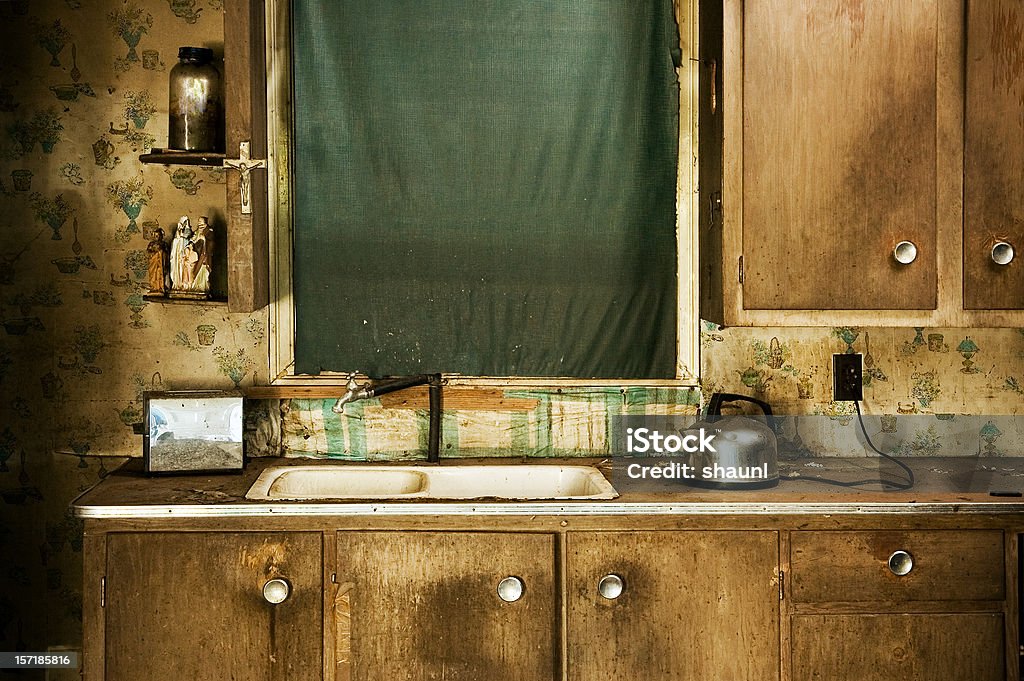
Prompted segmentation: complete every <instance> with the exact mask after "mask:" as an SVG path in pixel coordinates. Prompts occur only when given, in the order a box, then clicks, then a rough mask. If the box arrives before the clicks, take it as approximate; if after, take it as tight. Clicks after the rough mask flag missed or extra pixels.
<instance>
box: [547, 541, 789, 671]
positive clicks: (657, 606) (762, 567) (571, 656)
mask: <svg viewBox="0 0 1024 681" xmlns="http://www.w3.org/2000/svg"><path fill="white" fill-rule="evenodd" d="M567 546H568V548H567V557H566V561H567V577H566V581H567V584H566V588H567V591H568V596H567V599H568V600H567V608H568V627H567V630H568V659H567V663H566V665H567V669H568V678H569V679H572V680H575V681H604V680H608V681H611V680H613V679H644V680H645V681H669V680H672V681H691V680H693V681H697V680H700V681H715V680H721V681H768V680H769V679H777V678H778V677H779V620H778V617H779V587H778V572H777V570H778V534H777V533H776V532H593V533H580V532H570V533H569V534H568V542H567ZM606 574H617V575H619V576H620V577H622V578H623V580H624V581H625V585H626V587H625V591H624V592H623V594H622V595H621V596H619V598H617V599H615V600H608V599H605V598H603V597H602V596H601V595H600V594H599V593H598V591H597V585H598V582H599V581H600V579H601V578H602V577H603V576H604V575H606Z"/></svg>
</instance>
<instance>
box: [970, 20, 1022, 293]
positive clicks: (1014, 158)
mask: <svg viewBox="0 0 1024 681" xmlns="http://www.w3.org/2000/svg"><path fill="white" fill-rule="evenodd" d="M967 8H968V13H967V105H966V112H967V121H966V126H965V135H966V140H965V143H966V147H965V154H964V182H965V187H964V307H966V308H967V309H970V310H985V309H994V310H1004V309H1005V310H1009V309H1021V308H1022V307H1024V264H1022V259H1024V258H1022V255H1024V253H1022V251H1024V52H1022V49H1024V47H1022V40H1024V2H1021V0H971V1H970V2H968V3H967ZM1007 245H1008V246H1009V247H1010V248H1012V249H1013V259H1012V260H1010V262H1008V263H1006V264H1000V262H1001V261H1004V260H1006V258H1008V257H1009V256H1010V251H1009V250H1008V249H1007Z"/></svg>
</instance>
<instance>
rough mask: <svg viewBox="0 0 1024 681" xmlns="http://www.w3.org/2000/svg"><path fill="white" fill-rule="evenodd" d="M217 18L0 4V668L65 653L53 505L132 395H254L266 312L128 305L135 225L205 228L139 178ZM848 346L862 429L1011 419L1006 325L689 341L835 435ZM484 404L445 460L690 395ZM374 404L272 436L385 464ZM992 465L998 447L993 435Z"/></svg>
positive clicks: (584, 443) (191, 210) (721, 380)
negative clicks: (217, 391)
mask: <svg viewBox="0 0 1024 681" xmlns="http://www.w3.org/2000/svg"><path fill="white" fill-rule="evenodd" d="M222 6H223V0H186V1H174V2H168V1H167V0H143V1H135V0H128V1H127V2H125V1H123V0H96V2H90V3H84V2H81V0H10V1H7V2H0V20H2V22H0V23H2V25H3V29H0V30H2V31H3V40H2V41H0V315H2V322H0V325H2V327H3V330H2V331H0V395H2V397H0V555H3V557H4V560H3V562H2V566H0V650H13V649H26V648H27V649H35V650H41V649H45V648H46V647H47V646H49V645H59V644H71V645H75V644H77V643H78V642H80V640H81V588H82V587H81V548H82V544H81V525H80V523H79V522H77V521H76V520H74V519H73V518H72V517H71V516H70V513H69V511H68V504H69V502H70V501H71V500H72V499H73V498H74V497H75V496H76V495H77V494H78V493H79V492H80V491H81V490H83V489H85V488H87V487H88V486H90V485H92V484H94V483H95V482H97V481H98V480H99V479H101V478H102V477H103V476H105V475H106V474H107V472H108V471H109V470H110V469H111V468H113V467H114V466H116V465H117V464H118V463H119V461H120V460H121V458H122V457H126V456H138V455H139V454H140V453H141V450H140V447H141V444H140V439H139V437H138V436H136V435H135V434H134V432H133V430H132V424H133V423H135V422H137V421H139V420H140V418H141V409H142V402H141V396H142V392H143V391H144V390H147V389H157V388H164V389H190V388H231V387H233V386H236V385H238V386H242V387H244V386H247V385H251V384H252V383H254V382H258V383H263V382H266V379H267V373H266V364H267V360H266V358H267V356H268V352H267V344H266V335H267V331H268V326H267V324H268V320H267V315H266V312H265V311H261V312H259V313H255V314H251V315H232V314H228V313H226V311H225V309H224V308H223V307H216V306H195V305H161V304H154V303H150V302H147V301H146V300H144V299H143V297H142V294H143V292H144V291H145V282H146V265H145V253H146V245H147V241H148V237H149V235H150V232H151V231H152V230H153V229H155V228H156V227H158V226H159V227H162V228H163V229H164V230H165V231H168V230H169V228H170V226H171V225H173V224H174V223H175V222H176V221H177V219H178V217H180V216H181V215H182V214H188V215H190V216H198V215H209V216H211V217H212V218H213V219H214V220H215V221H216V220H219V219H221V220H222V213H223V196H224V184H223V183H224V176H223V172H222V171H221V170H219V169H203V168H164V167H163V166H150V165H144V164H141V163H140V162H139V161H138V155H139V154H140V153H143V152H144V151H146V150H147V149H148V148H150V147H151V146H162V145H163V144H165V141H166V134H167V116H166V113H167V111H166V107H167V105H166V101H165V100H166V96H167V75H168V74H167V71H168V69H169V68H170V67H171V66H172V65H173V64H174V61H175V55H176V52H177V48H178V47H179V46H181V45H185V44H193V45H200V46H211V47H214V48H215V49H216V48H219V46H220V41H221V34H222V19H223V17H222V11H221V10H222ZM968 339H969V341H970V342H968ZM972 344H973V345H972ZM848 347H852V348H854V349H855V350H857V351H860V352H864V353H866V355H867V358H868V359H867V363H868V364H869V366H868V372H867V375H868V376H869V377H870V382H868V381H867V380H866V384H867V385H866V388H865V398H866V408H867V411H868V412H869V413H875V414H881V413H885V414H895V413H899V412H903V411H916V412H917V413H922V414H934V415H935V421H936V423H945V422H947V421H944V420H942V419H948V415H950V414H952V415H963V414H971V415H979V416H984V415H987V414H1015V413H1017V412H1018V411H1019V410H1020V409H1021V405H1022V404H1024V399H1022V393H1024V334H1022V333H1021V330H1018V329H1006V330H1000V329H996V330H976V331H975V330H972V331H970V332H969V333H967V332H965V331H962V330H960V331H958V330H952V329H919V330H915V329H861V330H853V329H829V328H824V329H719V328H717V327H715V326H713V325H707V324H705V325H704V327H703V335H702V355H703V360H702V366H703V375H704V377H705V378H704V383H703V386H702V388H703V390H704V391H705V392H708V391H713V390H723V389H725V390H732V391H737V392H747V393H749V394H754V395H758V396H761V397H764V398H766V399H768V400H769V401H770V402H772V404H774V405H775V406H776V407H777V408H778V409H779V410H780V411H784V412H787V413H801V414H814V413H819V414H826V415H831V416H835V417H836V418H843V417H844V416H848V411H849V408H848V405H845V404H835V403H832V402H830V400H829V399H828V397H829V395H830V390H831V387H830V383H831V374H830V366H831V354H832V353H833V352H843V351H845V350H846V349H847V348H848ZM972 347H974V348H976V349H974V350H971V348H972ZM967 355H970V357H967ZM497 401H498V402H501V403H502V404H500V405H497V404H488V403H486V401H484V402H482V403H479V404H477V406H476V407H472V408H460V409H452V410H450V411H449V412H448V413H447V414H446V415H445V419H446V421H445V430H446V432H447V433H448V437H449V443H451V444H453V445H454V446H453V448H452V450H450V451H449V453H450V454H456V455H465V454H469V455H473V454H488V453H508V452H515V451H527V452H529V453H531V454H536V455H571V454H583V453H589V452H601V451H605V449H606V448H607V441H608V438H607V433H608V432H609V431H608V427H607V423H608V419H609V414H611V413H613V412H614V413H658V412H659V411H666V410H679V411H694V410H696V408H697V402H698V392H697V391H695V390H688V389H680V390H645V389H627V390H624V391H620V390H618V389H601V390H565V391H562V392H561V393H558V392H557V391H521V390H507V391H502V394H501V395H500V399H498V400H497ZM388 404H390V403H385V404H384V405H378V404H369V403H367V404H365V405H361V408H365V409H368V410H370V412H371V413H370V414H364V418H363V419H362V420H356V419H352V418H346V419H338V418H334V417H332V416H330V415H328V416H326V417H324V416H323V411H324V407H323V404H322V403H312V402H308V401H298V400H294V401H290V402H288V403H287V404H286V405H285V406H286V410H287V411H288V413H287V414H285V415H284V418H283V419H282V420H281V424H282V426H281V430H280V432H281V433H282V434H283V436H284V443H285V445H286V446H287V447H288V449H289V451H290V452H291V453H293V454H294V453H300V452H320V453H326V452H331V453H335V454H337V453H341V454H346V453H347V455H348V456H352V457H355V458H362V457H367V458H378V457H380V458H387V457H393V456H395V455H398V454H401V453H402V452H404V451H411V450H414V449H416V447H417V445H418V443H419V442H421V441H425V422H424V423H423V424H421V422H420V419H421V417H422V414H421V413H417V412H416V410H414V409H408V408H403V407H401V406H396V405H394V404H391V406H388ZM510 405H511V406H510ZM328 406H329V405H328ZM276 409H277V405H276V404H268V403H261V404H259V405H256V409H255V410H254V411H253V412H252V413H251V414H250V418H249V427H250V431H252V432H255V433H257V439H258V440H259V441H260V442H261V443H263V445H264V446H265V447H266V446H273V445H274V443H276V442H277V439H276V436H275V435H274V434H273V433H267V432H266V431H267V430H268V425H267V424H273V423H276V419H277V412H276V411H275V410H276ZM374 409H376V410H377V413H376V414H374V413H372V411H373V410H374ZM328 412H329V409H328ZM332 418H333V420H332ZM270 430H272V428H270ZM999 447H1000V449H1001V450H1002V451H1004V452H1012V451H1014V449H1013V447H1014V444H1013V442H1012V440H1011V438H1010V435H1009V434H1007V435H1004V436H1003V438H1002V439H1001V440H1000V441H999Z"/></svg>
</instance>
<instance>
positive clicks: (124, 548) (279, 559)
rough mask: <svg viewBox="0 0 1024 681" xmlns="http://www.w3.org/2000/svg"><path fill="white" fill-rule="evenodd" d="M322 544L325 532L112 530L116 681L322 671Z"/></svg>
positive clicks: (110, 630) (296, 675) (221, 680)
mask: <svg viewBox="0 0 1024 681" xmlns="http://www.w3.org/2000/svg"><path fill="white" fill-rule="evenodd" d="M321 547H322V535H321V533H319V532H286V533H280V532H273V533H271V532H255V533H253V532H237V533H226V532H216V533H197V532H146V533H126V534H120V533H118V534H110V535H108V538H107V561H106V564H107V568H106V598H105V600H106V603H105V606H104V608H103V612H104V619H105V633H104V648H105V654H106V674H105V678H106V681H142V680H143V679H145V681H185V680H186V679H187V680H188V681H225V680H229V679H237V680H239V681H241V680H242V679H245V680H246V681H249V680H252V681H264V680H265V681H272V680H275V679H288V680H289V681H314V680H318V679H322V678H323V657H322V649H323V648H322V641H323V637H322V632H323V560H322V548H321ZM273 580H280V581H276V582H275V581H273ZM268 582H272V583H271V584H270V585H269V586H268V585H267V583H268ZM268 597H269V598H270V600H280V602H279V603H276V604H272V603H271V602H270V600H268Z"/></svg>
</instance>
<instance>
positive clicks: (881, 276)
mask: <svg viewBox="0 0 1024 681" xmlns="http://www.w3.org/2000/svg"><path fill="white" fill-rule="evenodd" d="M938 4H939V3H938V1H937V0H931V1H923V2H896V3H894V2H870V3H865V2H861V1H860V0H856V1H855V0H800V1H794V0H747V1H746V2H744V3H743V10H742V11H743V17H742V22H743V23H742V55H743V67H742V157H741V159H740V161H741V163H742V174H741V181H742V191H741V197H742V218H741V219H742V253H743V257H744V265H743V267H744V281H743V285H742V290H743V306H744V308H747V309H767V310H800V309H810V310H825V309H828V310H858V309H893V310H894V309H928V310H930V309H934V308H935V307H936V302H937V301H936V291H937V289H936V211H937V195H936V191H937V182H938V176H937V162H936V161H937V159H936V154H937V146H936V139H937V136H938V128H937V120H938V111H937V107H938V105H939V104H938V102H937V94H938V93H937V80H938V79H937V69H938V68H940V67H941V66H942V64H941V61H940V60H939V58H938V57H939V47H938V39H939V35H940V32H939V8H938ZM727 40H728V36H727ZM736 75H737V74H736V72H733V73H732V74H731V77H736ZM727 77H729V76H728V74H727ZM725 105H726V106H727V107H728V106H729V103H728V102H726V104H725ZM733 106H735V104H733ZM726 142H727V143H728V139H727V140H726ZM727 172H728V170H727ZM732 200H734V201H735V197H732ZM902 241H908V242H911V243H913V244H914V246H915V247H916V251H917V253H916V258H915V259H914V260H913V262H910V263H908V264H901V263H899V262H897V260H896V259H895V258H894V257H893V252H894V249H895V247H896V246H897V244H898V243H900V242H902Z"/></svg>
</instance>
